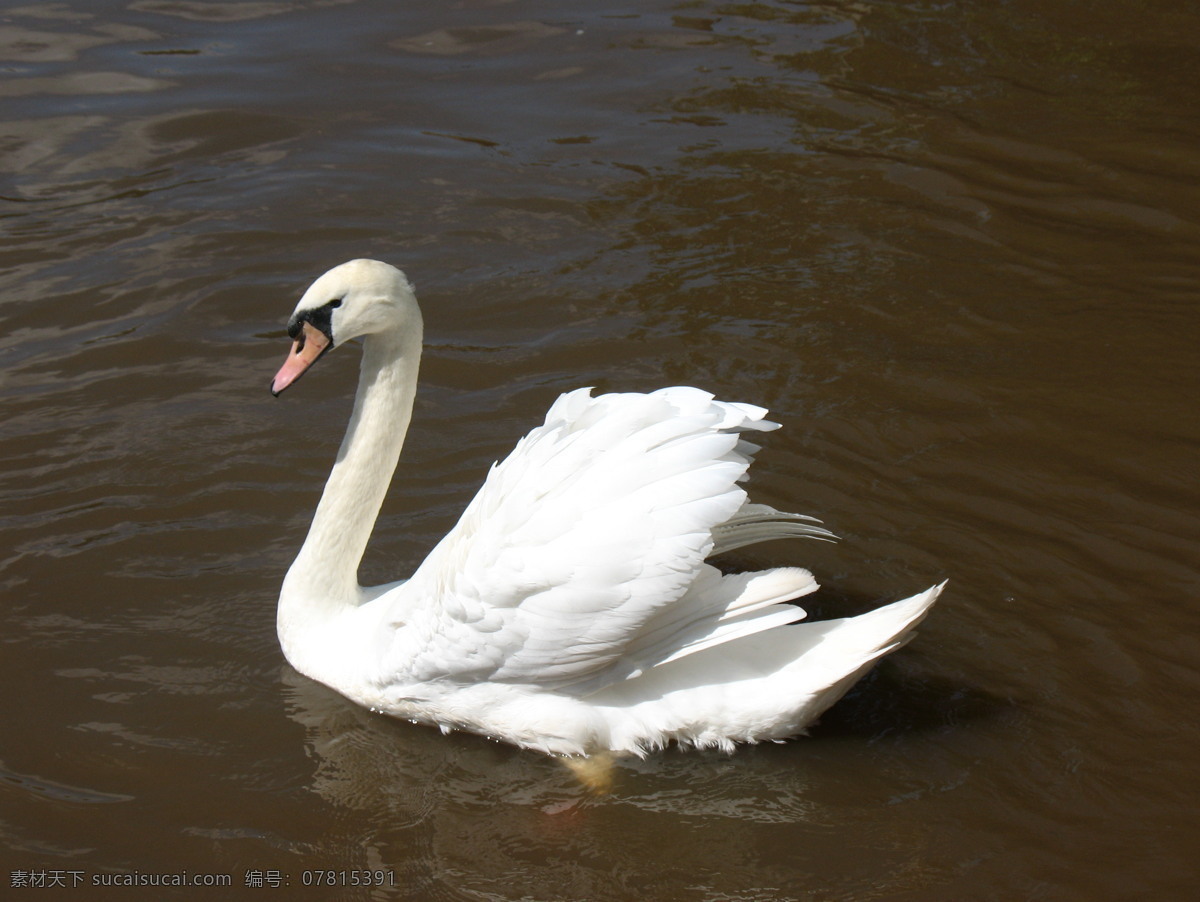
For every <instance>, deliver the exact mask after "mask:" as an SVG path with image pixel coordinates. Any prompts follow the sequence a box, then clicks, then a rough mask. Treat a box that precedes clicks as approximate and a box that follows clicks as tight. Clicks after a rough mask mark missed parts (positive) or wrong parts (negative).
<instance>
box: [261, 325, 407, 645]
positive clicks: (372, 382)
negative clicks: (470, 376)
mask: <svg viewBox="0 0 1200 902" xmlns="http://www.w3.org/2000/svg"><path fill="white" fill-rule="evenodd" d="M421 341H422V336H421V324H420V322H419V320H418V321H417V322H415V323H414V322H410V323H409V324H407V326H406V327H405V329H404V330H403V333H402V334H401V333H399V332H384V333H376V334H373V335H370V336H368V337H367V338H366V339H364V341H363V357H362V366H361V369H360V371H359V379H358V392H357V393H356V395H355V397H354V412H353V414H352V415H351V417H350V425H349V426H348V427H347V429H346V437H345V438H344V439H342V445H341V448H340V449H339V450H338V455H337V460H336V461H335V463H334V465H333V470H332V472H330V474H329V480H328V481H327V482H326V483H325V491H324V492H323V493H322V494H321V501H320V503H319V504H318V505H317V511H316V513H315V514H314V515H313V520H312V526H311V527H309V530H308V537H307V538H306V539H305V540H304V545H303V547H302V548H301V549H300V553H299V554H298V555H296V560H295V561H294V562H293V563H292V566H291V568H290V569H289V570H288V573H287V577H286V578H285V579H284V583H283V591H282V593H281V595H280V609H279V627H280V633H281V636H282V634H283V633H284V632H285V628H286V627H287V626H288V625H289V624H292V623H302V624H304V625H308V626H311V625H313V624H314V622H320V621H322V620H325V619H327V618H328V617H330V616H332V615H334V614H336V613H337V612H338V611H340V610H344V609H345V608H347V607H354V606H356V605H358V603H359V600H360V590H359V586H358V565H359V563H360V562H361V561H362V556H363V552H364V551H365V550H366V547H367V540H368V539H370V537H371V531H372V530H373V529H374V527H375V519H376V518H377V517H378V516H379V509H380V507H381V506H382V504H383V498H384V496H385V495H386V494H387V490H388V485H389V484H390V483H391V480H392V474H393V472H394V471H395V469H396V463H397V461H398V460H399V459H400V449H401V447H402V446H403V445H404V436H405V434H406V433H407V431H408V424H409V420H410V419H411V417H412V406H413V399H414V397H415V396H416V388H417V368H418V366H419V364H420V359H421Z"/></svg>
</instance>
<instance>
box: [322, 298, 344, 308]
mask: <svg viewBox="0 0 1200 902" xmlns="http://www.w3.org/2000/svg"><path fill="white" fill-rule="evenodd" d="M325 306H327V307H340V306H342V299H341V298H334V299H333V300H332V301H330V302H329V303H328V304H326V305H325Z"/></svg>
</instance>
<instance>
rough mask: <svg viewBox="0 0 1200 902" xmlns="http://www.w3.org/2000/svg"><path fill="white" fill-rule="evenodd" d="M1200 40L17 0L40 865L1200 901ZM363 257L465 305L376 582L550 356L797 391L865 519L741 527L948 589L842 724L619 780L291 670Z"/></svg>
mask: <svg viewBox="0 0 1200 902" xmlns="http://www.w3.org/2000/svg"><path fill="white" fill-rule="evenodd" d="M1197 34H1200V14H1197V12H1196V11H1195V10H1193V9H1192V8H1191V7H1190V6H1188V5H1186V4H1184V5H1181V4H1167V3H1151V4H1147V3H1144V2H1143V3H1137V4H1134V3H1130V2H1117V3H1098V2H1084V0H1080V2H1071V0H1054V2H1042V3H1031V2H1024V0H1019V2H1014V3H1009V4H1004V5H983V4H962V5H954V4H926V3H913V2H896V3H879V4H861V3H849V2H847V3H840V2H832V3H819V4H817V3H814V4H811V5H804V4H797V3H784V2H762V3H748V4H741V5H738V4H728V5H725V4H720V3H714V2H708V0H697V2H688V3H680V4H677V5H669V4H627V5H626V6H615V7H606V8H603V9H597V8H596V5H595V4H587V3H565V4H564V3H561V2H560V3H555V4H550V3H537V2H512V3H491V2H464V3H459V4H455V5H453V6H452V7H442V6H438V5H432V4H405V5H400V4H389V3H383V2H370V0H364V2H340V3H338V2H309V3H287V4H283V3H272V2H262V3H249V2H247V3H232V2H229V3H208V2H187V0H182V2H156V0H138V2H127V3H117V2H93V3H89V4H86V5H85V4H71V3H62V4H42V5H32V6H26V7H23V8H19V9H10V10H8V11H6V12H4V13H3V15H2V16H0V63H2V64H3V65H4V67H5V78H4V80H3V81H2V82H0V98H2V102H3V114H2V116H0V119H2V121H0V129H2V132H0V134H2V136H3V140H2V141H0V168H2V171H3V182H2V185H3V187H2V190H0V195H2V196H3V213H4V217H5V226H6V228H5V229H4V232H3V237H2V239H0V242H2V243H0V270H2V275H0V280H2V281H0V367H2V369H0V379H2V380H3V382H2V384H3V392H2V396H0V404H2V408H0V423H2V425H0V456H2V459H3V470H2V476H0V586H2V587H3V593H4V604H3V607H2V612H0V635H2V636H3V640H4V653H3V655H2V656H0V667H2V668H3V671H2V673H0V680H2V684H3V685H4V686H5V687H6V691H5V693H4V703H3V705H4V706H3V718H4V719H3V723H4V728H3V731H2V733H0V736H2V738H0V800H2V805H0V834H2V836H3V847H4V849H5V851H4V854H3V858H4V863H5V865H6V866H7V867H6V870H7V871H8V872H9V874H8V876H4V878H3V879H6V880H9V881H10V883H12V882H15V881H16V880H17V879H18V878H17V876H16V875H17V873H18V872H23V873H28V872H34V873H35V874H45V875H47V876H46V877H45V879H47V880H51V881H53V879H54V877H55V875H56V874H57V875H58V876H59V877H61V878H63V880H64V882H67V883H68V884H69V883H71V882H79V883H81V884H82V885H81V886H80V887H77V888H76V889H75V890H74V892H75V894H77V895H78V894H82V893H85V892H99V891H96V890H93V889H91V887H92V884H93V882H97V883H99V882H104V881H105V880H111V879H112V878H113V877H114V876H120V875H129V874H132V873H134V872H136V873H137V874H140V875H142V876H145V875H150V874H156V873H169V874H179V873H181V872H186V873H187V875H188V877H187V879H188V880H191V879H193V878H196V877H200V878H201V879H204V880H207V879H208V878H209V876H210V875H228V876H229V878H230V882H231V884H232V887H233V889H234V890H237V891H239V892H240V893H241V894H253V893H255V892H269V891H270V888H271V884H270V882H269V881H270V880H274V879H277V880H278V881H280V882H282V881H285V880H286V881H290V885H291V887H292V889H293V891H294V892H302V893H306V894H307V895H308V896H309V897H313V898H343V899H366V898H411V899H428V898H438V899H584V898H587V899H614V900H617V899H647V898H653V899H676V898H688V899H714V900H715V899H722V900H735V899H736V900H760V899H761V900H768V899H770V900H775V899H820V900H826V899H847V900H849V899H854V900H861V899H930V898H955V899H960V898H973V899H1005V900H1008V899H1086V900H1104V899H1114V900H1115V899H1128V898H1134V897H1137V898H1160V899H1167V898H1188V897H1190V895H1191V893H1190V892H1189V889H1190V887H1191V886H1192V884H1193V882H1194V876H1195V869H1194V866H1193V865H1192V863H1191V862H1192V859H1193V858H1194V849H1195V845H1196V841H1197V836H1198V830H1197V826H1198V825H1197V818H1196V814H1195V809H1196V806H1195V798H1196V792H1197V790H1198V789H1200V777H1197V774H1196V770H1195V766H1194V760H1193V759H1192V757H1191V756H1192V750H1193V749H1194V748H1195V747H1196V744H1197V741H1198V740H1200V727H1198V724H1197V719H1196V717H1195V713H1194V712H1195V711H1196V710H1197V708H1196V705H1197V701H1198V696H1200V675H1198V674H1197V662H1198V661H1200V639H1197V638H1196V635H1197V625H1198V624H1197V616H1198V615H1197V604H1196V595H1197V586H1198V579H1197V566H1196V548H1197V543H1196V539H1197V537H1198V535H1200V528H1198V523H1197V509H1198V504H1197V501H1198V500H1200V499H1198V495H1200V491H1198V489H1197V480H1196V472H1197V471H1196V451H1197V445H1198V441H1200V425H1198V421H1197V417H1196V416H1195V397H1196V377H1197V375H1198V373H1197V364H1196V355H1195V348H1196V347H1197V337H1198V334H1197V324H1198V315H1197V313H1196V309H1197V307H1196V300H1197V289H1198V287H1200V167H1198V166H1197V162H1196V156H1195V147H1196V146H1197V141H1198V140H1200V125H1198V124H1197V123H1200V117H1198V116H1197V113H1198V112H1200V101H1198V100H1197V94H1196V91H1195V84H1196V80H1197V76H1198V75H1200V43H1198V42H1197V39H1196V37H1195V36H1196V35H1197ZM353 256H375V257H380V258H383V259H386V260H389V261H392V262H395V263H397V264H398V265H400V266H402V267H403V268H404V269H405V270H406V271H407V272H408V273H409V274H410V276H411V277H412V279H413V280H414V282H415V283H416V285H417V288H418V293H419V296H420V297H421V299H422V303H423V306H424V309H425V314H426V331H427V337H428V340H429V349H428V351H427V354H426V358H425V364H424V368H423V373H422V377H423V381H422V388H421V393H420V395H419V398H418V403H417V410H416V417H415V422H414V428H413V432H412V433H411V435H410V439H409V442H408V444H407V445H406V448H405V455H404V458H403V460H402V462H401V466H400V470H399V472H398V474H397V483H396V486H395V488H394V490H393V492H392V495H391V497H390V498H389V499H388V501H387V503H386V504H385V508H384V512H383V516H382V517H381V520H380V524H379V529H378V534H377V536H376V539H375V542H374V544H373V546H372V548H371V549H370V550H369V552H368V556H367V559H366V561H365V564H364V571H363V578H364V581H371V582H379V581H384V580H389V579H394V578H397V577H399V576H401V575H404V574H405V573H407V572H409V571H410V570H411V568H412V567H413V566H414V565H415V563H416V562H417V561H419V560H420V559H421V557H422V556H423V555H424V554H425V552H426V551H427V550H428V549H429V548H430V547H431V546H432V544H433V543H434V542H435V541H436V539H437V538H438V537H439V536H440V535H441V533H442V532H443V531H444V530H445V529H446V528H447V527H448V526H449V525H450V524H451V523H452V522H453V521H454V519H455V518H456V516H457V513H458V511H460V510H461V508H462V506H463V505H464V504H465V503H466V501H467V500H468V499H469V497H470V496H471V494H472V492H473V491H474V488H475V487H476V486H477V485H478V483H479V481H480V480H481V478H482V475H483V473H484V472H485V470H486V467H487V466H488V464H489V463H490V462H491V461H492V460H494V459H496V458H497V457H498V456H501V455H502V454H503V453H505V451H506V450H507V448H509V447H511V444H512V442H513V441H514V440H515V438H516V437H517V436H518V435H520V434H521V433H522V432H523V431H525V430H526V429H528V428H529V427H530V426H532V425H533V424H534V423H536V422H537V421H538V419H539V417H540V415H541V413H542V412H543V411H544V410H545V407H546V406H547V405H548V404H549V402H550V401H551V400H552V399H553V397H555V396H556V395H557V394H558V393H559V392H561V391H563V390H566V389H569V388H573V387H576V386H580V385H596V386H598V387H599V388H601V389H604V390H645V389H649V388H652V387H656V386H658V385H661V384H670V383H681V382H682V383H690V384H696V385H700V386H703V387H705V388H708V389H710V390H713V391H716V392H718V393H719V394H720V395H721V396H722V397H725V398H729V399H737V400H747V401H753V402H757V403H761V404H764V405H766V406H769V407H770V408H771V409H772V412H773V415H774V416H775V418H776V419H778V420H780V421H781V422H782V423H783V424H784V429H783V430H782V431H780V432H777V433H774V434H772V435H771V436H770V437H769V440H768V446H767V449H766V450H765V451H764V452H763V454H762V455H761V456H760V458H759V461H758V463H757V465H756V470H757V473H756V475H755V478H754V480H753V482H752V485H751V487H752V491H753V493H754V495H755V497H756V498H757V499H758V500H761V501H764V502H767V503H771V504H776V505H778V506H780V507H784V508H789V509H796V510H802V511H806V512H809V513H813V514H816V515H818V516H820V517H822V518H823V519H824V520H825V521H826V522H827V524H828V525H829V526H830V527H831V528H833V529H834V530H835V531H836V532H838V533H839V535H841V536H842V537H843V541H842V542H841V543H840V544H838V545H834V546H826V545H821V544H819V543H792V544H779V545H774V546H770V547H762V548H758V549H753V550H747V551H746V552H745V553H744V554H742V555H741V557H740V558H739V562H740V563H742V564H744V565H746V566H754V565H761V564H766V563H768V562H773V563H791V564H801V565H804V566H808V567H810V568H812V569H813V571H814V572H815V573H816V575H817V576H818V578H819V579H820V580H821V581H822V583H823V584H824V585H825V589H824V590H823V592H822V594H821V595H820V596H818V597H817V599H816V602H815V603H814V604H813V605H812V606H810V607H812V608H813V609H814V613H816V614H820V615H838V614H842V613H846V612H853V611H857V610H863V609H866V608H868V607H870V606H872V605H874V604H875V603H877V602H878V601H879V600H881V599H886V598H895V597H899V596H900V595H901V594H908V593H911V592H914V591H917V590H918V589H921V588H923V587H925V586H926V585H929V584H930V583H932V582H934V581H936V580H939V579H941V578H943V577H949V578H950V579H951V584H950V588H949V589H948V591H947V594H946V595H945V596H944V598H943V600H942V602H940V604H939V606H938V608H937V609H936V610H935V612H934V614H933V615H932V616H931V618H930V619H929V620H928V621H927V623H926V625H925V627H924V628H923V629H922V633H921V635H920V636H919V637H918V639H917V640H916V641H915V642H914V643H912V644H911V645H910V646H908V647H907V648H906V649H904V650H903V651H902V652H900V653H898V654H897V655H895V656H893V657H892V658H890V659H888V660H887V661H886V662H885V663H884V664H883V665H881V666H880V667H878V668H877V669H876V671H875V672H874V673H873V674H872V675H871V676H870V677H869V678H868V679H867V680H865V681H864V682H863V683H862V684H860V687H859V688H858V689H856V690H855V691H854V692H853V693H852V694H851V695H850V696H849V697H848V698H846V699H845V700H844V701H843V702H842V703H841V704H840V705H839V706H837V707H836V708H834V709H833V711H831V712H830V713H829V714H828V715H827V716H826V718H825V719H824V720H823V722H822V723H821V725H820V726H819V727H817V728H816V729H814V730H813V733H812V736H810V737H809V738H807V739H803V740H798V741H794V742H790V743H787V744H784V745H772V746H763V747H756V748H749V749H743V750H741V751H739V752H738V753H736V754H735V755H733V756H725V755H721V754H718V753H694V752H692V753H680V752H676V751H669V752H666V753H663V754H659V755H655V756H653V757H651V758H649V759H648V760H646V761H644V762H627V763H624V764H622V765H621V766H620V767H619V768H618V771H617V775H616V785H615V787H614V789H613V791H612V792H611V793H610V794H608V795H606V796H589V795H588V794H587V793H586V792H584V791H583V790H582V789H581V788H580V787H579V786H578V784H577V783H576V782H575V781H574V778H573V777H572V776H571V775H570V774H569V773H568V772H567V771H566V770H565V769H564V768H562V767H561V765H559V764H558V763H557V762H555V761H553V760H550V759H546V758H543V757H540V756H538V755H536V754H531V753H527V752H520V751H517V750H515V749H510V748H508V747H504V746H499V745H496V744H493V743H489V742H487V741H486V740H482V739H479V738H476V737H470V736H464V735H458V734H455V735H451V736H446V737H443V736H441V735H440V734H438V733H437V732H436V731H433V730H428V729H425V728H420V727H414V726H412V725H409V724H407V723H402V722H401V723H397V722H392V721H389V720H387V719H384V718H381V717H378V716H375V715H371V714H370V713H368V712H365V711H361V710H358V709H356V708H354V707H353V706H351V705H350V704H349V703H347V702H345V701H343V700H342V699H341V698H340V697H338V696H336V695H335V694H333V693H330V692H329V691H327V690H325V689H324V688H322V687H321V686H318V685H315V684H313V683H311V682H309V681H307V680H305V679H304V678H302V677H299V676H298V675H296V674H295V673H294V672H293V671H291V670H290V668H289V667H288V666H287V665H286V664H285V663H284V661H283V659H282V656H281V654H280V652H279V650H278V646H277V643H276V640H275V635H274V602H275V597H276V593H277V591H278V585H279V581H280V579H281V577H282V574H283V572H284V570H285V569H286V567H287V565H288V563H289V561H290V559H291V556H292V555H293V554H294V553H295V550H296V549H297V548H298V546H299V542H300V541H301V539H302V537H303V534H304V530H305V529H306V527H307V523H308V520H309V517H310V516H311V512H312V509H313V506H314V504H315V501H316V498H317V496H318V494H319V491H320V488H321V485H322V484H323V481H324V478H325V475H326V473H327V471H328V467H329V464H330V462H331V460H332V456H333V453H334V451H335V449H336V446H337V443H338V441H339V440H340V437H341V431H342V428H343V424H344V422H345V418H346V415H347V413H348V406H349V395H350V393H351V391H352V387H353V380H354V373H355V369H356V366H357V360H356V354H355V352H354V351H353V350H347V351H344V352H342V353H339V354H336V355H333V356H331V357H329V358H327V360H325V361H323V362H322V364H321V370H322V372H321V373H320V375H319V376H312V377H310V379H306V380H305V381H304V383H303V385H302V386H301V387H300V388H298V389H295V390H294V391H295V392H296V393H295V394H292V393H289V395H288V396H286V397H285V398H284V399H282V400H280V401H275V400H273V399H272V398H271V397H270V396H269V394H268V392H267V382H268V380H269V378H270V376H271V375H272V374H273V373H274V371H275V369H276V368H277V366H278V364H279V362H280V361H281V360H282V356H283V353H284V350H285V348H286V339H285V336H284V332H283V323H284V322H285V320H286V317H287V314H288V313H289V312H290V310H291V308H292V306H293V304H294V303H295V300H296V298H297V297H298V295H299V292H300V291H301V290H302V289H303V288H304V286H305V285H306V284H307V283H308V281H310V279H311V278H312V277H314V276H315V275H317V274H318V273H320V272H321V271H323V270H324V269H325V268H327V267H328V266H330V265H333V264H335V263H338V262H341V261H342V260H344V259H347V258H350V257H353ZM318 869H320V870H325V871H329V870H332V871H335V872H342V871H346V872H357V871H360V870H362V869H370V870H371V871H372V872H374V871H380V872H382V879H383V882H384V885H383V886H372V887H364V886H350V885H347V886H342V887H338V888H337V889H335V890H332V891H331V890H330V889H328V888H326V889H321V890H318V889H315V888H311V887H310V888H308V889H307V890H306V889H305V887H304V884H305V882H306V881H307V882H308V883H310V884H311V883H313V882H314V881H316V880H317V879H319V878H318V877H316V876H314V872H315V871H317V870H318ZM248 872H249V873H248ZM255 875H258V877H259V878H262V879H264V880H267V881H268V883H267V885H266V886H265V887H263V888H262V889H258V888H256V887H249V886H247V877H248V876H249V877H250V882H251V883H253V882H255V879H256V876H255ZM337 879H338V880H339V882H341V881H342V879H343V878H342V877H341V876H338V878H337ZM349 880H350V878H349V877H347V878H345V881H346V882H349ZM371 881H372V882H377V881H376V879H375V876H374V874H373V875H372V877H371ZM85 888H87V889H85ZM144 892H151V891H150V890H144ZM229 892H230V891H229V890H212V889H205V888H202V887H198V886H187V887H181V888H178V889H174V890H171V891H169V893H168V895H170V896H171V897H178V898H207V897H210V896H211V897H214V898H215V897H218V896H219V897H221V898H227V897H228V895H229ZM65 894H66V893H65V892H64V895H65Z"/></svg>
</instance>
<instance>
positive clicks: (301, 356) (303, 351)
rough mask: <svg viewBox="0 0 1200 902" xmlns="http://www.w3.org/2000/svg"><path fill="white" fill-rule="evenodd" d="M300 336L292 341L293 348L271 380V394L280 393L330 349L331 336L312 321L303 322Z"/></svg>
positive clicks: (276, 394) (277, 394)
mask: <svg viewBox="0 0 1200 902" xmlns="http://www.w3.org/2000/svg"><path fill="white" fill-rule="evenodd" d="M301 326H302V328H301V330H300V334H299V336H297V338H296V340H295V341H294V342H292V349H291V350H290V351H289V352H288V355H287V359H286V360H285V361H284V362H283V366H281V367H280V368H279V372H278V373H276V374H275V378H274V379H273V380H271V394H273V395H274V396H275V397H277V398H278V397H279V394H280V393H281V392H282V391H283V390H284V389H285V388H287V387H288V386H289V385H291V384H292V383H293V382H295V381H296V380H297V379H299V378H300V377H301V376H303V375H304V371H305V370H307V369H308V368H309V367H310V366H312V365H313V364H314V363H316V362H317V358H318V357H320V356H321V355H322V354H324V353H325V352H326V351H327V350H329V336H327V335H326V334H325V333H324V332H322V331H321V330H320V329H318V328H317V327H316V326H314V325H313V324H312V323H308V322H305V323H302V324H301Z"/></svg>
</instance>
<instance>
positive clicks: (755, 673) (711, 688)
mask: <svg viewBox="0 0 1200 902" xmlns="http://www.w3.org/2000/svg"><path fill="white" fill-rule="evenodd" d="M944 586H945V583H941V584H940V585H937V586H933V587H931V588H930V589H927V590H926V591H924V592H922V593H920V594H918V595H914V596H913V597H911V598H906V599H904V600H903V601H897V602H893V603H892V604H889V605H885V606H884V607H882V608H877V609H876V610H874V611H870V612H868V613H866V614H861V615H859V616H857V617H846V618H842V619H839V620H826V621H819V622H816V623H799V624H794V625H792V626H783V627H779V628H776V629H769V630H766V631H764V632H757V633H754V634H753V635H747V636H743V637H742V638H739V639H736V640H734V641H731V642H726V643H724V644H722V645H721V646H720V647H719V648H718V649H705V650H700V651H697V652H696V653H694V654H691V655H688V656H687V657H679V658H676V659H673V660H671V661H669V662H666V663H663V664H661V665H659V666H656V667H652V668H649V669H647V670H646V671H645V672H644V673H642V674H641V675H640V676H638V677H637V678H635V679H629V680H626V681H624V682H622V683H618V684H615V685H613V686H609V687H607V688H605V689H603V690H601V691H600V692H598V693H596V694H595V695H594V696H593V697H592V700H594V701H595V702H596V704H597V705H600V706H603V708H604V710H605V714H606V719H607V720H608V722H609V727H610V731H611V732H610V748H612V749H613V750H614V751H628V752H632V753H634V754H639V755H641V754H645V753H646V751H648V750H650V749H654V748H661V747H663V746H665V745H667V744H668V743H670V742H671V741H675V742H679V743H681V744H683V745H695V746H717V747H720V748H725V749H730V748H732V747H733V744H734V743H737V742H761V741H766V740H781V739H787V738H789V737H792V736H797V735H800V734H802V733H804V732H805V730H806V728H807V727H809V726H811V725H812V723H813V722H814V721H815V720H816V719H817V718H818V717H820V715H821V714H823V713H824V712H825V711H826V710H827V709H828V708H829V707H830V706H831V705H833V704H834V703H835V702H836V701H838V699H840V698H841V697H842V696H843V695H844V694H845V693H846V691H847V690H849V689H850V687H851V686H852V685H854V683H855V681H857V680H858V679H859V677H861V676H862V675H863V674H864V673H865V672H866V671H867V670H868V669H869V668H870V667H871V665H872V664H874V663H875V662H876V661H877V660H878V659H879V658H881V657H882V656H883V655H885V654H887V653H889V652H891V651H894V650H895V649H896V648H899V647H900V646H901V645H903V644H904V643H905V642H907V641H908V640H909V639H911V638H912V636H913V635H914V633H913V629H914V628H915V627H916V626H917V625H918V624H919V623H920V622H921V620H922V619H924V617H925V615H926V614H927V613H928V612H929V609H930V608H931V607H932V605H933V603H934V602H935V601H936V600H937V597H938V595H939V594H940V593H941V591H942V588H943V587H944Z"/></svg>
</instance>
